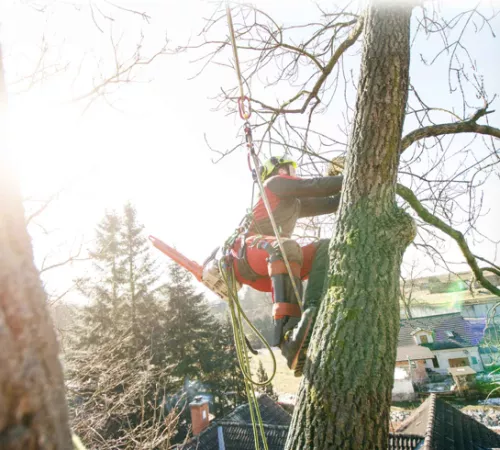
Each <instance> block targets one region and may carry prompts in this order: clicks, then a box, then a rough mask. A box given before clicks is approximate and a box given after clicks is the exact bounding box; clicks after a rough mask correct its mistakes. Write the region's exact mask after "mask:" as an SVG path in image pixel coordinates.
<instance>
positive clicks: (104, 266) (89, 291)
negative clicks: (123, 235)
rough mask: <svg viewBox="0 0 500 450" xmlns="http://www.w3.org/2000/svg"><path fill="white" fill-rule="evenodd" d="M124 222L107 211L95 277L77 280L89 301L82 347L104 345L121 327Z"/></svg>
mask: <svg viewBox="0 0 500 450" xmlns="http://www.w3.org/2000/svg"><path fill="white" fill-rule="evenodd" d="M119 233H120V219H119V217H118V216H117V214H116V213H115V212H114V211H112V212H107V213H106V215H105V216H104V218H103V220H102V221H101V222H100V223H99V224H98V225H97V229H96V239H95V245H94V249H93V250H92V251H91V252H90V256H91V258H92V271H91V274H90V275H88V276H87V277H85V278H80V279H78V280H76V285H77V287H78V289H79V290H80V292H81V293H82V294H84V295H85V296H86V297H87V298H88V299H89V300H90V304H89V305H88V306H86V307H85V308H84V310H83V314H82V322H83V324H82V329H81V330H79V333H78V336H77V337H78V341H79V344H78V346H79V347H85V348H86V347H88V346H89V345H102V344H104V343H105V342H106V341H107V340H109V339H110V337H111V336H113V335H115V336H116V335H117V334H118V333H120V331H123V330H122V329H121V328H122V327H121V326H120V325H121V323H120V321H119V318H120V317H121V315H122V314H121V313H122V311H123V305H122V285H123V281H124V279H123V270H122V268H121V263H120V258H121V251H120V242H119V239H120V236H119Z"/></svg>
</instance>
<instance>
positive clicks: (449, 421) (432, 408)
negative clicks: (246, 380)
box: [177, 394, 500, 450]
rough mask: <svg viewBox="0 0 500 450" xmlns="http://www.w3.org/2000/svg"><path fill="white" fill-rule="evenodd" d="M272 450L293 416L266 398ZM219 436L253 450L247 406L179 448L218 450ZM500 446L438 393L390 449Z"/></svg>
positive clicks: (238, 449) (392, 438)
mask: <svg viewBox="0 0 500 450" xmlns="http://www.w3.org/2000/svg"><path fill="white" fill-rule="evenodd" d="M258 401H259V405H260V411H261V414H262V419H263V422H264V432H265V435H266V439H267V443H268V448H269V450H283V449H284V448H285V442H286V438H287V434H288V429H289V427H290V421H291V416H290V415H289V414H288V413H287V412H286V411H285V410H284V409H283V408H281V406H279V405H278V404H277V403H275V402H274V401H273V400H272V399H270V398H269V397H268V396H266V395H262V396H260V397H259V399H258ZM219 436H222V438H223V439H224V448H225V449H226V450H254V448H255V444H254V437H253V429H252V424H251V421H250V413H249V408H248V405H242V406H240V407H238V408H236V409H235V410H234V411H233V412H232V413H231V414H229V415H227V416H226V417H224V418H223V419H221V420H218V421H214V422H212V424H211V425H210V426H209V427H208V428H207V429H206V430H205V431H203V432H202V433H200V435H199V436H196V437H194V438H193V439H191V440H190V441H189V442H188V443H186V444H184V445H180V446H178V447H177V448H178V449H182V450H219ZM497 447H500V435H498V434H496V433H495V432H494V431H492V430H490V429H489V428H487V427H486V426H484V425H482V424H481V423H479V422H477V421H475V420H474V419H473V418H472V417H469V416H468V415H466V414H464V413H462V412H461V411H459V410H458V409H456V408H454V407H453V406H451V405H450V404H449V403H447V402H445V401H443V400H441V399H439V398H437V397H436V395H435V394H431V395H430V397H429V398H428V399H427V400H426V401H425V402H424V403H422V405H420V406H419V407H418V408H417V409H416V410H415V412H414V413H413V414H412V415H411V416H410V417H409V418H408V419H406V420H405V421H404V422H403V423H402V424H401V425H400V426H399V427H398V429H397V430H396V433H390V434H389V445H388V450H417V449H419V450H490V449H494V448H497Z"/></svg>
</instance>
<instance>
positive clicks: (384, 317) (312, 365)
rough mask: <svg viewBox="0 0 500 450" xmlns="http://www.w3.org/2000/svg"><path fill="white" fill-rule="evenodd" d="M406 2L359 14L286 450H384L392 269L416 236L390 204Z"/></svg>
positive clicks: (394, 309)
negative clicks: (352, 81)
mask: <svg viewBox="0 0 500 450" xmlns="http://www.w3.org/2000/svg"><path fill="white" fill-rule="evenodd" d="M410 16H411V6H409V5H402V4H396V3H393V6H388V5H382V4H381V3H378V2H372V3H371V5H369V6H368V8H367V10H366V13H365V18H364V20H365V29H364V46H363V56H362V66H361V74H360V81H359V87H358V94H357V101H356V113H355V118H354V125H353V130H352V134H351V139H350V148H349V152H348V155H347V164H346V173H345V180H344V186H343V192H342V200H341V207H340V213H339V219H338V222H337V228H336V231H335V234H334V237H333V238H332V242H331V244H330V268H329V278H328V284H327V292H326V295H325V298H324V300H323V302H322V305H321V307H320V310H319V313H318V319H317V322H316V326H315V329H314V332H313V337H312V339H311V344H310V346H309V351H308V361H307V363H306V367H305V372H304V379H303V381H302V384H301V387H300V390H299V398H298V404H297V406H296V408H295V413H294V416H293V420H292V425H291V428H290V434H289V436H288V440H287V444H286V449H288V450H295V449H316V450H321V449H342V450H346V449H356V450H360V449H370V450H373V449H384V450H385V449H386V448H387V438H388V432H389V412H390V402H391V390H392V384H393V377H394V366H395V359H396V347H397V336H398V331H399V302H398V299H399V274H400V266H401V261H402V256H403V253H404V251H405V249H406V247H407V246H408V245H409V243H410V242H411V240H412V239H413V238H414V235H415V225H414V223H413V221H412V220H411V218H410V217H409V216H408V215H406V213H404V212H403V211H402V210H400V209H399V208H398V207H397V205H396V200H395V188H396V178H397V169H398V163H399V148H400V142H401V133H402V128H403V120H404V115H405V108H406V102H407V94H408V72H409V59H410V57H409V37H410Z"/></svg>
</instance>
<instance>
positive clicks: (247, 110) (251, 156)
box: [226, 1, 302, 306]
mask: <svg viewBox="0 0 500 450" xmlns="http://www.w3.org/2000/svg"><path fill="white" fill-rule="evenodd" d="M226 16H227V22H228V26H229V34H230V39H231V46H232V48H233V56H234V65H235V68H236V75H237V78H238V85H239V88H240V97H239V99H238V110H239V113H240V117H241V118H242V119H243V120H244V121H245V123H244V125H243V130H244V132H245V140H246V143H247V149H248V156H247V158H248V166H249V169H250V171H252V165H251V162H252V163H253V170H254V171H255V172H254V173H255V175H256V176H255V180H256V181H257V185H258V186H259V191H260V196H261V198H262V200H263V202H264V206H265V208H266V211H267V214H268V216H269V220H270V221H271V226H272V227H273V231H274V235H275V237H276V241H277V242H278V247H279V249H280V251H281V255H282V256H283V262H284V263H285V267H286V270H287V272H288V276H289V277H290V281H291V283H292V287H293V291H294V293H295V296H296V298H297V301H298V303H299V305H301V306H302V298H301V296H300V294H299V290H298V288H297V285H296V283H295V278H294V276H293V272H292V268H291V267H290V262H289V261H288V257H287V255H286V252H285V249H284V247H283V243H282V241H281V236H280V233H279V230H278V226H277V225H276V221H275V219H274V215H273V212H272V209H271V205H270V203H269V199H268V198H267V194H266V191H265V189H264V185H263V184H262V180H261V179H260V176H259V173H260V162H259V158H258V156H257V155H256V153H255V148H254V143H253V136H252V129H251V128H250V123H249V122H248V119H249V118H250V116H251V115H252V109H251V103H250V99H249V97H247V96H246V95H245V92H244V90H243V77H242V75H241V69H240V61H239V58H238V47H237V46H236V38H235V35H234V26H233V19H232V16H231V8H230V7H229V2H228V1H227V2H226ZM245 104H247V106H246V107H245Z"/></svg>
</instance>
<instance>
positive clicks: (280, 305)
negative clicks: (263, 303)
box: [269, 274, 302, 347]
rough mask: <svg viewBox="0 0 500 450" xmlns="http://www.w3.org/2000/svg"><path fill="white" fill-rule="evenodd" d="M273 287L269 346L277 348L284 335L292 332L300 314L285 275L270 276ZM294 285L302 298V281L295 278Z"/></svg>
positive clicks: (298, 306)
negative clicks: (270, 340)
mask: <svg viewBox="0 0 500 450" xmlns="http://www.w3.org/2000/svg"><path fill="white" fill-rule="evenodd" d="M271 282H272V286H273V301H274V304H273V323H274V331H273V338H272V342H270V343H269V344H270V345H271V346H274V347H278V346H279V345H280V343H281V341H282V340H283V338H284V336H285V334H286V333H287V332H288V331H290V330H292V329H293V328H294V327H295V326H296V325H297V324H298V323H299V321H300V316H301V314H302V312H301V309H300V305H299V303H298V301H297V296H296V294H295V292H294V289H293V287H292V284H291V281H290V278H289V276H288V275H287V274H276V275H272V276H271ZM295 284H296V287H297V290H298V292H299V296H302V281H301V280H300V278H295Z"/></svg>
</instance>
